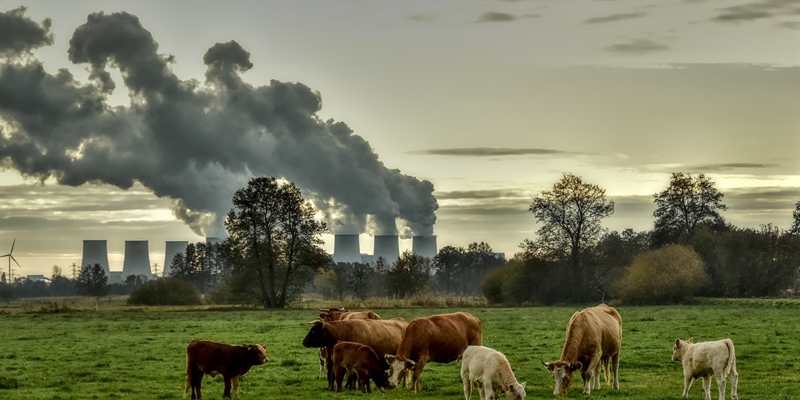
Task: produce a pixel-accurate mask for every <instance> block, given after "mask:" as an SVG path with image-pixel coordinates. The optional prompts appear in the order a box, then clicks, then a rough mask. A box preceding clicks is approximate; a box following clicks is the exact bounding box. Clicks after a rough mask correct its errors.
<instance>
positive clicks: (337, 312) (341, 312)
mask: <svg viewBox="0 0 800 400" xmlns="http://www.w3.org/2000/svg"><path fill="white" fill-rule="evenodd" d="M319 310H320V311H322V312H321V313H319V319H320V320H321V321H326V322H331V321H350V320H354V319H381V317H380V315H378V314H376V313H375V312H374V311H370V310H367V311H359V312H353V311H350V310H348V309H346V308H329V309H327V310H324V309H321V308H320V309H319Z"/></svg>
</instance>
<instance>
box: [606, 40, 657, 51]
mask: <svg viewBox="0 0 800 400" xmlns="http://www.w3.org/2000/svg"><path fill="white" fill-rule="evenodd" d="M605 50H606V51H610V52H612V53H618V54H644V53H652V52H654V51H664V50H669V46H667V45H665V44H660V43H656V42H654V41H652V40H650V39H634V40H633V41H630V42H628V43H617V44H612V45H610V46H606V47H605Z"/></svg>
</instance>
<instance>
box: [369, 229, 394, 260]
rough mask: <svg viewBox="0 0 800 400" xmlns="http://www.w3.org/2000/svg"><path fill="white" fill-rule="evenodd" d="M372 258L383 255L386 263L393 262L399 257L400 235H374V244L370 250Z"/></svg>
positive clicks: (375, 258) (376, 258)
mask: <svg viewBox="0 0 800 400" xmlns="http://www.w3.org/2000/svg"><path fill="white" fill-rule="evenodd" d="M372 256H373V257H374V260H375V261H377V260H378V257H383V259H384V260H385V261H386V264H389V265H391V264H394V263H395V261H397V259H398V258H400V237H399V236H397V235H375V244H374V248H373V252H372Z"/></svg>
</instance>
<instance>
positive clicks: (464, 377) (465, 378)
mask: <svg viewBox="0 0 800 400" xmlns="http://www.w3.org/2000/svg"><path fill="white" fill-rule="evenodd" d="M461 383H462V384H464V398H465V399H466V400H469V398H470V396H472V382H471V381H470V380H469V371H467V369H466V368H463V367H462V368H461Z"/></svg>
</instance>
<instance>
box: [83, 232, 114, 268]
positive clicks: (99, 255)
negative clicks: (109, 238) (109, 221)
mask: <svg viewBox="0 0 800 400" xmlns="http://www.w3.org/2000/svg"><path fill="white" fill-rule="evenodd" d="M95 264H100V266H102V267H103V270H104V271H105V272H106V276H108V275H110V274H111V270H110V269H109V268H108V244H107V243H106V241H105V240H84V241H83V259H82V260H81V268H83V267H85V266H87V265H95Z"/></svg>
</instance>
